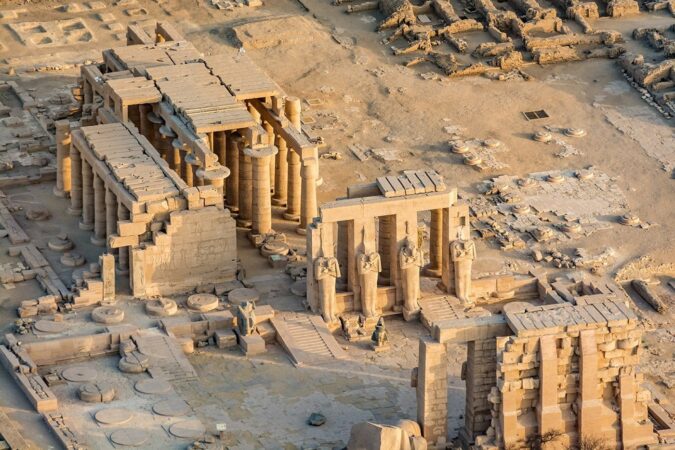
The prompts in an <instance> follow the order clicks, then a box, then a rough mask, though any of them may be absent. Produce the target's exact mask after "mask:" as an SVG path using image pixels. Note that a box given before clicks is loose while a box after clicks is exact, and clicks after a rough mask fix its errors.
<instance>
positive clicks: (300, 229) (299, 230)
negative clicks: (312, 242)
mask: <svg viewBox="0 0 675 450" xmlns="http://www.w3.org/2000/svg"><path fill="white" fill-rule="evenodd" d="M295 232H296V233H298V234H299V235H301V236H305V235H306V234H307V228H303V227H298V228H296V229H295Z"/></svg>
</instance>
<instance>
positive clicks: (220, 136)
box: [213, 131, 227, 166]
mask: <svg viewBox="0 0 675 450" xmlns="http://www.w3.org/2000/svg"><path fill="white" fill-rule="evenodd" d="M213 153H215V154H216V155H218V162H219V163H220V165H221V166H227V164H226V163H225V162H226V161H227V145H226V138H225V132H224V131H216V132H215V133H213Z"/></svg>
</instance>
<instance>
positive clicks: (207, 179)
mask: <svg viewBox="0 0 675 450" xmlns="http://www.w3.org/2000/svg"><path fill="white" fill-rule="evenodd" d="M198 172H200V176H201V179H202V180H204V186H214V187H215V188H216V189H217V190H218V192H219V193H220V196H221V197H222V196H223V186H225V178H227V176H228V175H229V174H230V171H229V170H227V168H225V167H218V168H215V169H211V170H204V169H199V171H198ZM221 206H222V204H221Z"/></svg>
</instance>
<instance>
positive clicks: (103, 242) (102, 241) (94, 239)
mask: <svg viewBox="0 0 675 450" xmlns="http://www.w3.org/2000/svg"><path fill="white" fill-rule="evenodd" d="M89 240H90V241H91V243H92V244H94V245H95V246H97V247H105V246H106V238H98V237H96V236H92V237H91V238H90V239H89Z"/></svg>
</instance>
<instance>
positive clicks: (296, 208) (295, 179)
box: [284, 149, 302, 222]
mask: <svg viewBox="0 0 675 450" xmlns="http://www.w3.org/2000/svg"><path fill="white" fill-rule="evenodd" d="M301 190H302V178H301V177H300V155H298V153H297V152H296V151H295V150H292V149H291V150H289V152H288V192H287V201H286V212H285V213H284V219H286V220H293V221H296V222H297V221H298V220H300V205H301V202H302V198H301Z"/></svg>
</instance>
